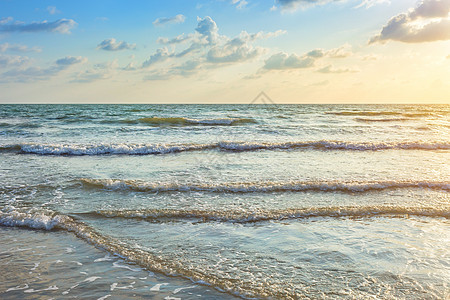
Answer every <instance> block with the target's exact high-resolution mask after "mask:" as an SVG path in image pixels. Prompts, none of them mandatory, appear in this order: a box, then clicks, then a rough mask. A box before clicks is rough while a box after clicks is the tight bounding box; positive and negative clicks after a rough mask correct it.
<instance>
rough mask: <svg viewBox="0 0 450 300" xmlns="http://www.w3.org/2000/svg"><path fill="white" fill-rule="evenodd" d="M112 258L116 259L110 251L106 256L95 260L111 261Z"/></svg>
mask: <svg viewBox="0 0 450 300" xmlns="http://www.w3.org/2000/svg"><path fill="white" fill-rule="evenodd" d="M111 260H114V258H113V257H112V256H111V255H109V253H108V254H107V255H105V257H102V258H97V259H96V260H94V262H101V261H111Z"/></svg>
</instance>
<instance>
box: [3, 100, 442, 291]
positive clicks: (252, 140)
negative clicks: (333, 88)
mask: <svg viewBox="0 0 450 300" xmlns="http://www.w3.org/2000/svg"><path fill="white" fill-rule="evenodd" d="M449 191H450V105H0V225H1V226H0V241H1V243H0V268H1V270H2V272H0V298H2V299H16V298H23V299H36V298H40V297H41V298H45V297H47V298H64V297H79V298H83V297H84V298H92V299H106V298H110V299H131V298H143V297H149V298H154V299H164V298H166V299H174V298H180V299H198V298H200V299H218V298H220V299H234V298H239V297H243V298H270V299H299V298H300V299H301V298H314V299H318V298H320V299H336V298H340V299H341V298H342V299H355V298H356V299H374V298H376V299H446V298H447V299H448V298H449V297H450V247H449V245H450V221H449V218H450V194H449Z"/></svg>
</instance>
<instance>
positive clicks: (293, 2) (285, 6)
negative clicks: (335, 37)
mask: <svg viewBox="0 0 450 300" xmlns="http://www.w3.org/2000/svg"><path fill="white" fill-rule="evenodd" d="M345 2H347V1H346V0H276V3H277V4H279V5H280V7H281V9H282V10H283V11H286V10H288V11H295V10H297V9H298V8H307V7H311V6H317V5H325V4H328V3H345ZM381 3H390V0H362V1H361V3H360V4H358V5H357V6H355V8H361V7H366V8H371V7H372V6H375V5H378V4H381ZM276 9H277V6H275V5H274V6H273V7H272V8H271V10H272V11H273V10H276Z"/></svg>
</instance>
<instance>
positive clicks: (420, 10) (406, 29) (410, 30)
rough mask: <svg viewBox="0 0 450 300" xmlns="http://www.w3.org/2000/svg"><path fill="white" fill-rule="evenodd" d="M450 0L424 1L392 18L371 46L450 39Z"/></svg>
mask: <svg viewBox="0 0 450 300" xmlns="http://www.w3.org/2000/svg"><path fill="white" fill-rule="evenodd" d="M449 12H450V0H440V1H439V0H423V1H422V2H421V3H420V4H419V5H418V6H417V7H415V8H413V9H411V10H409V11H408V12H406V13H401V14H399V15H396V16H394V17H392V18H391V19H390V20H389V21H388V23H387V25H385V26H384V27H383V29H382V30H381V33H379V34H377V35H376V36H374V37H372V38H371V39H370V40H369V44H373V43H385V42H387V41H389V40H392V41H399V42H404V43H423V42H433V41H440V40H449V39H450V18H449Z"/></svg>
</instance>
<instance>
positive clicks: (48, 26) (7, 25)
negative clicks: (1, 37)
mask: <svg viewBox="0 0 450 300" xmlns="http://www.w3.org/2000/svg"><path fill="white" fill-rule="evenodd" d="M12 21H13V19H12V18H11V17H9V18H3V19H2V20H1V21H0V32H57V33H65V34H69V33H70V30H71V29H72V28H74V27H75V26H76V25H77V23H76V22H75V21H74V20H71V19H59V20H56V21H54V22H48V21H42V22H32V23H29V24H25V23H24V22H19V21H16V22H12Z"/></svg>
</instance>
